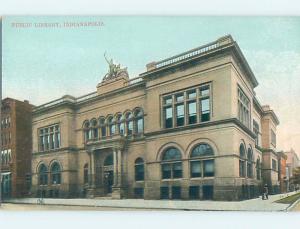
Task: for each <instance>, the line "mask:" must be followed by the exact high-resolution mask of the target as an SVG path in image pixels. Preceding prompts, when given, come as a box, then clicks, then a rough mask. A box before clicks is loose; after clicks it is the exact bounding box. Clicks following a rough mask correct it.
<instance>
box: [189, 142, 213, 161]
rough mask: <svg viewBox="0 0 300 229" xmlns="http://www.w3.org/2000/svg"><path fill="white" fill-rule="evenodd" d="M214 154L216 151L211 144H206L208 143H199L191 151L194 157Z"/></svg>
mask: <svg viewBox="0 0 300 229" xmlns="http://www.w3.org/2000/svg"><path fill="white" fill-rule="evenodd" d="M213 154H214V151H213V149H212V148H211V146H210V145H208V144H206V143H202V144H199V145H197V146H196V147H195V148H194V149H193V151H192V153H191V157H192V158H194V157H203V156H210V155H213Z"/></svg>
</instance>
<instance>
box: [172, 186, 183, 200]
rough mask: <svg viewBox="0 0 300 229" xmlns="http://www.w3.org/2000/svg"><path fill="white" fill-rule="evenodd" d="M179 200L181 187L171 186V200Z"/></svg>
mask: <svg viewBox="0 0 300 229" xmlns="http://www.w3.org/2000/svg"><path fill="white" fill-rule="evenodd" d="M180 198H181V187H180V186H173V187H172V199H180Z"/></svg>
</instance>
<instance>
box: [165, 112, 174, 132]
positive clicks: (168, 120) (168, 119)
mask: <svg viewBox="0 0 300 229" xmlns="http://www.w3.org/2000/svg"><path fill="white" fill-rule="evenodd" d="M164 113H165V128H172V127H173V109H172V107H166V108H165V112H164Z"/></svg>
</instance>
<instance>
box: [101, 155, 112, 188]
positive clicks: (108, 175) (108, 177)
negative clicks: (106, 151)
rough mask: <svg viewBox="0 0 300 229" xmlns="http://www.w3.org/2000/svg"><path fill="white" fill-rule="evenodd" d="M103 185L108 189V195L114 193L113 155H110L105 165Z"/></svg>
mask: <svg viewBox="0 0 300 229" xmlns="http://www.w3.org/2000/svg"><path fill="white" fill-rule="evenodd" d="M103 170H104V173H103V176H104V177H103V181H104V182H103V183H104V186H105V189H106V193H112V186H113V184H114V160H113V155H112V154H110V155H108V156H107V157H106V158H105V160H104V164H103Z"/></svg>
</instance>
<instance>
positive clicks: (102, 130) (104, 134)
mask: <svg viewBox="0 0 300 229" xmlns="http://www.w3.org/2000/svg"><path fill="white" fill-rule="evenodd" d="M101 135H102V137H105V136H106V127H105V126H102V127H101Z"/></svg>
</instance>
